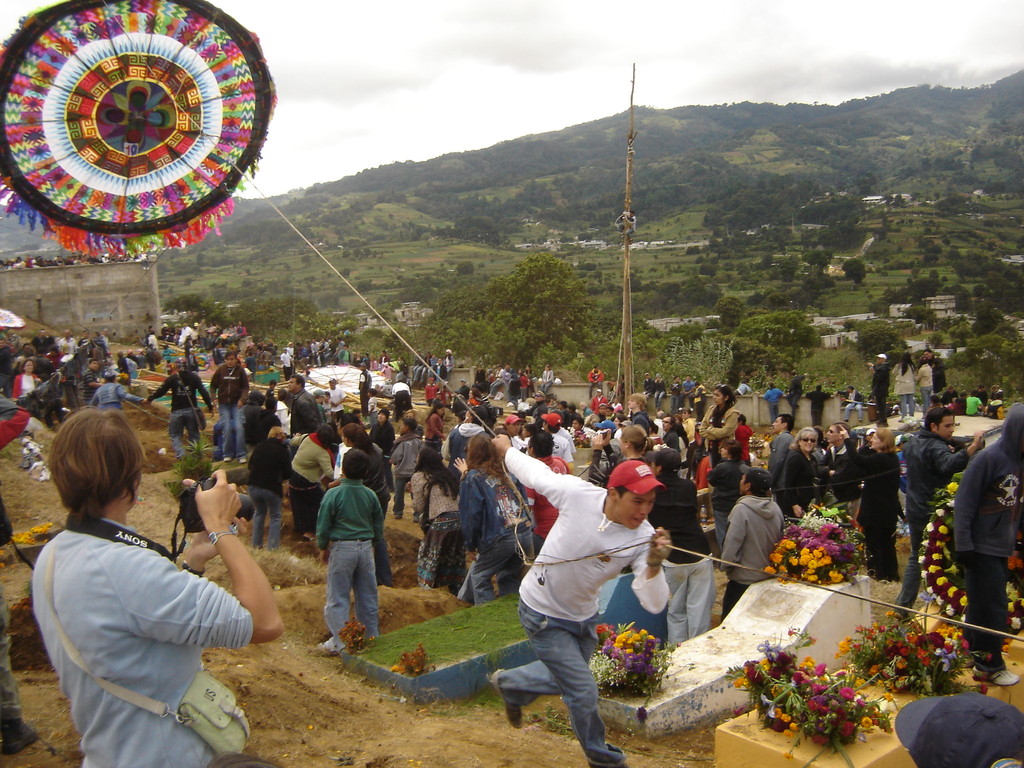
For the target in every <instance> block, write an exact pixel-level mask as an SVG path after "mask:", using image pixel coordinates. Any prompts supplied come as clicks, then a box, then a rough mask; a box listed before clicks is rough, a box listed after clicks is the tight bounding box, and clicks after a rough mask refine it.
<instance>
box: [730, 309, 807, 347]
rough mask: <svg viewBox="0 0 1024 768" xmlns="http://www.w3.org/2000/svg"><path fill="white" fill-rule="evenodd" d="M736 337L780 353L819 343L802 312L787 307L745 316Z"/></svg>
mask: <svg viewBox="0 0 1024 768" xmlns="http://www.w3.org/2000/svg"><path fill="white" fill-rule="evenodd" d="M736 336H739V337H740V338H743V339H748V340H750V341H754V342H757V343H758V344H761V345H762V346H764V347H767V348H769V349H771V350H773V351H776V352H780V353H794V354H799V353H802V352H803V351H805V350H807V349H811V348H813V347H816V346H817V345H818V334H817V333H816V332H815V330H814V327H813V326H812V325H811V323H810V321H809V320H808V319H807V316H806V315H805V314H804V313H803V312H797V311H796V310H784V311H782V312H769V313H767V314H764V315H754V316H752V317H745V318H743V320H742V321H741V322H740V324H739V326H738V327H737V328H736Z"/></svg>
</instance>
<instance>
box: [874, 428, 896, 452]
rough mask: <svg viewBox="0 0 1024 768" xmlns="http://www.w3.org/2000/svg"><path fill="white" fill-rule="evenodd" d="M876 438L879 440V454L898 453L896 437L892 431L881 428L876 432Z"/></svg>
mask: <svg viewBox="0 0 1024 768" xmlns="http://www.w3.org/2000/svg"><path fill="white" fill-rule="evenodd" d="M875 437H876V438H878V442H879V447H878V452H879V453H896V436H895V435H894V434H893V433H892V430H891V429H887V428H886V427H879V428H878V429H876V430H875Z"/></svg>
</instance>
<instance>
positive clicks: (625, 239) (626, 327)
mask: <svg viewBox="0 0 1024 768" xmlns="http://www.w3.org/2000/svg"><path fill="white" fill-rule="evenodd" d="M635 91H636V64H634V65H633V79H632V81H631V83H630V88H629V135H628V136H627V137H626V200H625V203H624V204H623V208H622V210H623V213H624V214H625V213H627V212H629V211H632V210H633V139H635V138H636V130H635V122H634V115H633V94H634V92H635ZM623 223H624V225H625V226H624V228H623V234H622V379H623V381H624V382H625V391H624V392H623V393H622V398H623V401H625V398H627V397H629V395H630V394H631V393H632V392H634V391H635V390H634V387H635V385H636V379H634V378H633V297H632V292H631V289H630V274H629V244H630V243H631V242H632V238H633V233H632V232H631V230H630V224H629V222H623Z"/></svg>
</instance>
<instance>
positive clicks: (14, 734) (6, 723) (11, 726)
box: [0, 717, 39, 755]
mask: <svg viewBox="0 0 1024 768" xmlns="http://www.w3.org/2000/svg"><path fill="white" fill-rule="evenodd" d="M0 736H3V740H4V745H3V748H2V749H0V752H2V753H3V754H5V755H14V754H17V753H18V752H21V750H23V749H24V748H25V747H27V746H28V745H29V744H32V743H33V742H35V741H36V740H37V739H38V738H39V734H38V733H37V732H36V729H35V728H33V727H32V726H31V725H29V724H28V723H26V722H25V721H24V720H22V719H21V718H20V717H19V718H18V719H16V720H3V721H0Z"/></svg>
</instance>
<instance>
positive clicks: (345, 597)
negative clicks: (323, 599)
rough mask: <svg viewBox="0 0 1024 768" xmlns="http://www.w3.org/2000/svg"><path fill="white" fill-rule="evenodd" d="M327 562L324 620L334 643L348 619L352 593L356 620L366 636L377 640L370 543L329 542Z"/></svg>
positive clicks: (377, 630) (371, 544) (378, 628)
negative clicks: (363, 628)
mask: <svg viewBox="0 0 1024 768" xmlns="http://www.w3.org/2000/svg"><path fill="white" fill-rule="evenodd" d="M330 546H331V554H330V557H329V559H328V561H327V604H326V605H325V606H324V620H325V621H326V622H327V628H328V629H329V630H330V631H331V637H332V638H333V639H335V640H337V637H338V632H340V631H341V629H342V627H344V626H345V625H346V624H347V623H348V620H349V618H348V617H349V606H350V605H351V602H352V600H351V593H352V592H355V596H356V619H357V620H358V621H359V622H360V623H361V624H363V625H364V626H365V627H366V637H368V638H370V637H377V635H379V634H380V625H379V624H378V621H377V577H376V576H375V575H374V569H373V542H372V541H332V542H331V544H330Z"/></svg>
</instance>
